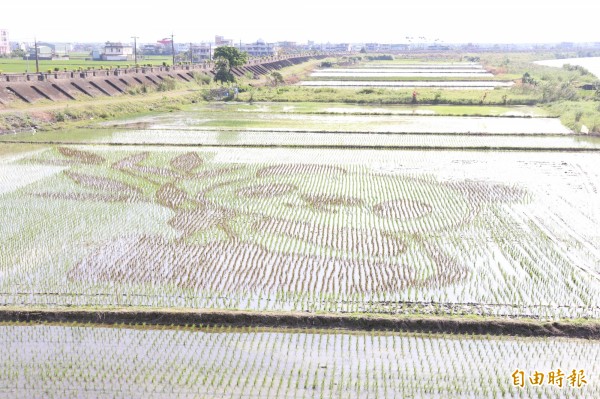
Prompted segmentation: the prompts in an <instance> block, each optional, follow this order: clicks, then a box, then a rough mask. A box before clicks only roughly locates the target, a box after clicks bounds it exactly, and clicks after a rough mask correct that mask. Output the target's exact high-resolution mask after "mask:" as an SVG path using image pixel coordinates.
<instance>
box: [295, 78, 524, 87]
mask: <svg viewBox="0 0 600 399" xmlns="http://www.w3.org/2000/svg"><path fill="white" fill-rule="evenodd" d="M513 84H514V83H513V82H504V81H485V80H474V81H468V80H456V81H450V80H440V81H435V80H430V81H422V80H419V81H381V80H376V81H369V80H362V81H359V80H341V79H340V80H306V81H303V82H300V83H298V85H299V86H306V87H385V88H406V87H439V88H448V89H494V88H497V87H498V88H502V87H512V86H513Z"/></svg>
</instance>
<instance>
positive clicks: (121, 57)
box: [101, 42, 134, 61]
mask: <svg viewBox="0 0 600 399" xmlns="http://www.w3.org/2000/svg"><path fill="white" fill-rule="evenodd" d="M101 58H102V59H103V60H104V61H132V60H133V58H134V57H133V47H132V46H130V45H128V44H123V43H113V42H106V44H105V45H104V52H103V53H102V56H101Z"/></svg>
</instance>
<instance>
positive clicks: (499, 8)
mask: <svg viewBox="0 0 600 399" xmlns="http://www.w3.org/2000/svg"><path fill="white" fill-rule="evenodd" d="M598 15H600V2H599V1H597V0H568V1H555V0H546V1H542V0H539V1H527V0H498V1H490V0H479V1H472V0H429V1H427V0H424V1H420V0H414V1H403V0H396V1H391V0H388V1H383V0H365V1H355V0H346V1H337V0H336V1H326V0H300V1H279V0H255V1H251V0H244V1H238V0H229V1H216V0H211V1H206V2H205V1H201V0H195V1H193V2H192V1H160V2H159V1H155V0H147V1H143V2H142V1H133V0H100V1H89V2H87V1H68V0H27V1H18V0H2V4H1V5H0V28H6V29H8V30H9V35H10V39H11V40H15V41H30V40H33V37H34V36H36V37H37V38H38V40H42V41H63V42H92V41H95V42H103V41H108V40H110V41H123V42H127V41H131V39H130V37H131V36H139V37H140V39H139V41H140V42H155V41H156V40H158V39H161V38H163V37H166V36H169V35H170V34H171V33H174V34H175V41H176V42H189V41H194V42H200V41H207V40H212V39H214V35H215V34H220V35H223V36H225V37H227V38H231V39H234V40H235V41H239V40H242V41H244V42H250V41H255V40H257V39H259V38H262V39H264V40H266V41H281V40H292V41H297V42H299V43H305V42H306V41H307V40H314V41H316V42H327V41H329V42H371V41H372V42H381V43H402V42H406V41H407V40H406V37H407V36H408V37H415V38H418V37H426V38H427V39H429V40H430V41H434V40H435V39H439V41H440V42H446V43H452V42H474V43H482V42H495V43H509V42H515V43H524V42H561V41H574V42H582V41H585V42H588V41H597V42H600V29H597V27H595V26H594V25H595V23H596V22H595V21H596V20H597V18H598Z"/></svg>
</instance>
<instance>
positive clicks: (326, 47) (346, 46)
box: [318, 43, 351, 52]
mask: <svg viewBox="0 0 600 399" xmlns="http://www.w3.org/2000/svg"><path fill="white" fill-rule="evenodd" d="M350 47H351V46H350V43H323V44H321V45H320V46H319V48H318V50H321V51H325V52H346V51H350Z"/></svg>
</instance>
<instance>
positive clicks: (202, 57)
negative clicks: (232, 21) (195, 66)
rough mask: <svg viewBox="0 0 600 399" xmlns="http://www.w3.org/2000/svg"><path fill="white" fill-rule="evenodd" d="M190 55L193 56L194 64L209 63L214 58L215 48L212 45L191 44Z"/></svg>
mask: <svg viewBox="0 0 600 399" xmlns="http://www.w3.org/2000/svg"><path fill="white" fill-rule="evenodd" d="M192 54H193V55H194V62H198V61H210V60H212V59H213V58H214V54H215V46H213V45H212V43H200V44H193V45H192Z"/></svg>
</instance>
